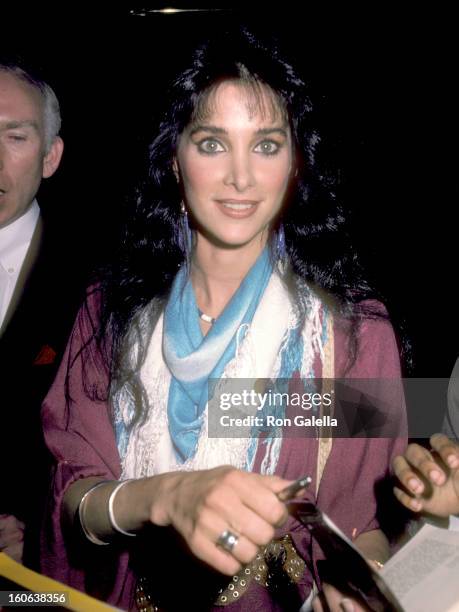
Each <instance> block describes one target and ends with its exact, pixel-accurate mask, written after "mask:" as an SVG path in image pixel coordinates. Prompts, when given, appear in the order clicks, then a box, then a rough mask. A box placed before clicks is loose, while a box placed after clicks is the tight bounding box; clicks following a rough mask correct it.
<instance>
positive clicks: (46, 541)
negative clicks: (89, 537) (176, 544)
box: [41, 291, 131, 605]
mask: <svg viewBox="0 0 459 612" xmlns="http://www.w3.org/2000/svg"><path fill="white" fill-rule="evenodd" d="M98 310H99V308H98V293H97V291H96V292H92V293H90V294H88V297H87V299H86V302H85V304H84V305H83V306H82V308H81V309H80V311H79V313H78V316H77V319H76V322H75V325H74V328H73V330H72V333H71V336H70V339H69V342H68V345H67V349H66V352H65V355H64V358H63V360H62V363H61V365H60V368H59V370H58V373H57V376H56V379H55V381H54V384H53V385H52V387H51V390H50V391H49V393H48V395H47V397H46V398H45V401H44V403H43V406H42V422H43V429H44V436H45V440H46V444H47V446H48V448H49V450H50V452H51V453H52V455H53V456H54V460H55V463H54V468H53V474H52V483H51V491H50V496H49V502H48V509H47V515H46V520H45V524H44V528H43V531H42V538H41V569H42V572H43V573H44V574H46V575H48V576H51V577H53V578H55V579H56V580H59V581H61V582H64V583H66V584H69V585H71V586H73V587H75V588H77V589H80V590H82V591H86V592H89V593H90V594H93V595H95V596H96V597H100V598H102V599H108V601H110V602H111V603H115V604H117V605H119V603H120V602H121V601H123V600H126V598H127V597H128V593H129V592H130V590H131V585H129V584H127V582H129V580H128V579H129V572H127V571H126V570H127V562H128V561H127V555H126V554H125V553H121V554H117V553H115V552H114V547H112V546H96V545H94V544H91V543H89V542H87V541H85V538H84V537H82V534H79V533H78V534H75V530H72V533H67V532H66V529H65V526H64V525H63V524H62V521H61V518H62V516H61V515H62V502H63V497H64V494H65V492H66V490H67V488H68V487H69V486H70V485H71V484H72V483H73V482H74V481H76V480H78V479H80V478H87V477H90V476H100V477H101V478H102V479H107V480H113V479H118V478H119V476H120V460H119V455H118V451H117V447H116V441H115V436H114V432H113V428H112V425H111V421H110V417H109V410H108V405H107V402H106V401H103V400H101V399H95V398H96V397H101V396H102V397H103V396H104V395H105V396H107V390H108V384H109V376H108V371H107V368H106V367H105V366H104V360H103V359H102V356H101V354H100V352H98V351H96V350H92V348H90V345H89V344H88V343H90V342H91V338H92V335H93V331H94V328H95V324H97V319H98ZM88 347H89V348H88ZM91 398H92V399H91ZM100 568H103V570H104V578H102V575H101V572H100ZM110 568H111V571H110Z"/></svg>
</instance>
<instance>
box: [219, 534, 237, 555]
mask: <svg viewBox="0 0 459 612" xmlns="http://www.w3.org/2000/svg"><path fill="white" fill-rule="evenodd" d="M238 541H239V536H238V535H236V534H235V533H233V532H232V531H228V530H225V531H224V532H223V533H221V534H220V535H219V536H218V540H217V546H220V547H221V548H223V550H226V551H227V552H229V553H231V552H233V549H234V547H235V546H236V544H237V543H238Z"/></svg>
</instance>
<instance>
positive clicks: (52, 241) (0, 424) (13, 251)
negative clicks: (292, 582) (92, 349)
mask: <svg viewBox="0 0 459 612" xmlns="http://www.w3.org/2000/svg"><path fill="white" fill-rule="evenodd" d="M60 125H61V117H60V110H59V103H58V100H57V98H56V95H55V94H54V92H53V90H52V89H51V87H50V86H49V85H47V84H46V83H45V82H43V81H41V80H38V79H35V78H34V77H32V76H31V75H30V74H29V73H28V72H25V71H24V70H22V69H21V68H19V67H18V66H11V65H5V64H1V63H0V411H1V412H0V552H2V551H3V552H5V553H7V554H9V555H10V556H11V557H13V558H14V559H16V560H18V561H22V560H24V562H25V563H27V564H29V565H32V566H36V565H37V564H38V534H39V529H40V522H41V515H42V508H43V504H44V500H45V498H46V493H47V480H48V471H49V464H48V456H47V451H46V448H45V445H44V442H43V439H42V431H41V422H40V405H41V402H42V400H43V398H44V395H45V394H46V392H47V390H48V388H49V386H50V384H51V382H52V380H53V377H54V375H55V370H56V367H57V365H58V362H59V359H60V356H61V354H62V352H63V348H64V346H65V343H66V341H67V337H68V334H69V332H70V328H71V323H72V321H73V318H74V316H75V312H76V307H77V303H78V300H79V286H78V283H76V282H75V279H74V276H73V274H72V271H71V266H70V265H68V261H69V260H68V258H67V253H68V247H67V238H66V236H65V233H64V232H63V231H61V230H60V229H59V231H55V229H53V224H52V222H51V221H49V222H48V220H47V219H46V217H45V215H43V211H42V210H41V209H40V207H39V205H38V202H37V200H36V194H37V192H38V189H39V186H40V183H41V181H42V179H43V178H48V177H50V176H52V175H53V174H54V172H55V171H56V170H57V168H58V166H59V163H60V160H61V156H62V152H63V141H62V139H61V138H60V136H59V130H60ZM64 264H65V266H64Z"/></svg>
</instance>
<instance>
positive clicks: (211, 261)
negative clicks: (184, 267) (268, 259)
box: [191, 236, 264, 318]
mask: <svg viewBox="0 0 459 612" xmlns="http://www.w3.org/2000/svg"><path fill="white" fill-rule="evenodd" d="M263 248H264V244H263V243H261V242H260V241H256V243H255V244H252V243H251V244H249V245H244V246H243V247H241V248H237V249H221V248H217V247H215V246H214V245H212V244H210V243H209V242H207V241H206V240H203V239H201V240H200V237H199V236H198V240H197V245H196V248H195V251H194V254H193V259H192V263H191V282H192V283H193V288H194V292H195V295H196V301H197V304H198V308H199V309H200V310H201V311H202V312H204V313H205V314H207V315H209V316H211V317H214V318H217V317H218V316H219V315H220V313H221V312H222V311H223V309H224V308H225V306H226V304H227V303H228V302H229V301H230V300H231V298H232V297H233V295H234V294H235V293H236V291H237V290H238V288H239V285H240V284H241V282H242V280H243V279H244V277H245V276H246V274H247V272H248V271H249V270H250V268H251V267H252V266H253V264H254V263H255V261H256V260H257V259H258V256H259V255H260V253H261V252H262V250H263Z"/></svg>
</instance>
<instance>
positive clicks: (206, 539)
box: [144, 466, 290, 575]
mask: <svg viewBox="0 0 459 612" xmlns="http://www.w3.org/2000/svg"><path fill="white" fill-rule="evenodd" d="M288 484H290V481H287V480H284V479H282V478H279V477H277V476H261V475H259V474H253V473H248V472H244V471H241V470H236V469H234V468H232V467H229V466H222V467H218V468H215V469H212V470H204V471H196V472H174V473H169V474H163V475H161V476H158V477H154V478H151V479H146V480H145V481H144V487H145V494H146V495H145V499H146V500H147V503H148V505H149V511H148V512H149V519H150V521H151V522H152V523H154V524H156V525H163V526H166V525H172V526H173V527H174V528H175V529H176V530H177V531H178V532H179V533H180V534H181V535H182V536H183V537H184V538H185V540H186V542H187V544H188V545H189V547H190V549H191V551H192V552H193V553H194V554H195V555H196V556H197V557H199V558H200V559H202V560H203V561H205V562H207V563H208V564H209V565H211V566H212V567H214V568H215V569H217V570H218V571H220V572H222V573H224V574H228V575H232V574H235V573H237V572H238V571H239V569H240V568H241V565H242V564H246V563H249V562H250V561H252V559H254V557H255V556H256V554H257V552H258V548H259V546H262V545H265V544H267V543H268V542H269V541H270V540H271V539H272V538H273V537H274V531H275V527H277V526H280V525H281V524H282V523H283V522H284V521H285V520H286V518H287V509H286V506H285V505H284V504H283V503H282V502H280V501H279V499H278V498H277V495H276V494H277V493H278V492H279V491H281V490H282V489H283V488H284V487H286V486H287V485H288ZM225 531H230V532H232V533H234V534H235V535H237V536H238V540H237V543H236V544H235V546H234V548H233V550H232V551H231V553H230V552H227V551H225V550H223V548H221V547H220V546H219V545H218V544H217V541H218V538H219V536H220V535H221V534H222V533H223V532H225Z"/></svg>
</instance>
